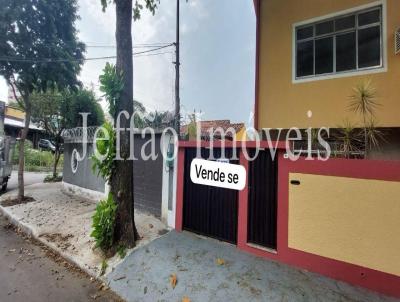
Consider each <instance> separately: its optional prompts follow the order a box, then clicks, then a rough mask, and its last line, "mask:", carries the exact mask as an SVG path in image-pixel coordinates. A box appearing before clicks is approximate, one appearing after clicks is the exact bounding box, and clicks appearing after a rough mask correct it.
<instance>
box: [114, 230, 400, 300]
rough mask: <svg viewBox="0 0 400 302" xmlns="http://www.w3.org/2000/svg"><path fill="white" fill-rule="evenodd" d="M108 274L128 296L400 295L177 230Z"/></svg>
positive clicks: (347, 297)
mask: <svg viewBox="0 0 400 302" xmlns="http://www.w3.org/2000/svg"><path fill="white" fill-rule="evenodd" d="M217 258H221V259H224V261H225V264H224V265H218V264H217ZM173 273H175V274H176V276H177V285H176V287H175V289H172V287H171V285H170V283H169V276H170V275H171V274H173ZM107 278H108V280H109V281H110V286H111V288H112V289H113V290H114V291H116V292H117V293H118V294H119V295H121V296H122V297H123V298H125V299H126V300H127V301H182V298H183V297H185V296H186V297H188V298H189V299H190V300H191V301H192V302H196V301H272V302H274V301H296V302H297V301H304V302H311V301H324V302H325V301H327V302H329V301H335V302H337V301H354V302H355V301H359V302H361V301H362V302H369V301H371V302H372V301H398V300H395V299H392V298H387V297H383V296H380V295H377V294H375V293H372V292H369V291H367V290H364V289H360V288H355V287H352V286H350V285H347V284H345V283H342V282H336V281H334V280H331V279H328V278H325V277H322V276H319V275H316V274H313V273H309V272H305V271H302V270H298V269H295V268H292V267H289V266H286V265H283V264H279V263H276V262H272V261H267V260H265V259H261V258H257V257H254V256H252V255H248V254H246V253H244V252H241V251H239V250H237V249H236V247H234V246H231V245H228V244H225V243H221V242H218V241H215V240H213V239H208V238H207V239H206V238H200V237H198V236H196V235H194V234H191V233H186V232H183V233H177V232H175V231H172V232H170V233H168V234H166V235H164V236H163V237H161V238H159V239H157V240H154V241H153V242H151V243H150V244H149V245H147V246H145V247H142V248H140V249H138V250H136V251H135V252H133V253H132V254H130V255H129V256H127V258H126V259H125V261H124V262H123V263H122V264H121V265H119V266H118V267H117V268H116V269H115V270H114V271H113V272H111V273H110V274H109V275H107Z"/></svg>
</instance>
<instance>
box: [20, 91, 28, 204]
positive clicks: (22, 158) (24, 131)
mask: <svg viewBox="0 0 400 302" xmlns="http://www.w3.org/2000/svg"><path fill="white" fill-rule="evenodd" d="M23 99H24V105H25V124H24V128H23V129H22V132H21V137H20V140H19V150H18V152H19V161H18V199H20V200H22V199H23V198H24V195H25V191H24V166H25V140H26V137H27V136H28V131H29V124H30V121H31V104H30V101H29V93H26V94H25V95H24V96H23Z"/></svg>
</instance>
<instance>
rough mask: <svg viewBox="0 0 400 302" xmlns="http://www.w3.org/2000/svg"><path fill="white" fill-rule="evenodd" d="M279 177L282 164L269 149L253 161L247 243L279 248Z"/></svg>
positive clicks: (251, 165)
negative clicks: (279, 163)
mask: <svg viewBox="0 0 400 302" xmlns="http://www.w3.org/2000/svg"><path fill="white" fill-rule="evenodd" d="M254 152H255V151H254V150H252V151H250V152H249V153H250V155H251V157H254V155H255V153H254ZM277 174H278V162H277V159H276V160H275V161H273V160H272V156H271V154H270V151H269V150H261V151H260V152H259V155H258V156H257V158H256V159H255V160H254V161H251V162H249V172H248V180H249V190H248V192H249V193H248V194H249V195H248V225H247V241H248V242H249V243H253V244H256V245H260V246H263V247H267V248H270V249H276V241H277V240H276V238H277V184H278V182H277Z"/></svg>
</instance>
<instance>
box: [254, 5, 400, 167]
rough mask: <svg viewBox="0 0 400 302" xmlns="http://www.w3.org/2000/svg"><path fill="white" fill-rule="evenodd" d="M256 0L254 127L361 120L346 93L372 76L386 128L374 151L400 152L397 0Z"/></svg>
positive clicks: (393, 155) (380, 154)
mask: <svg viewBox="0 0 400 302" xmlns="http://www.w3.org/2000/svg"><path fill="white" fill-rule="evenodd" d="M254 3H255V8H256V14H257V59H256V61H257V63H256V66H257V68H256V70H257V71H256V104H255V108H256V110H255V111H256V113H255V125H256V128H257V129H262V128H274V129H276V128H283V129H286V130H287V129H289V128H291V127H298V128H301V129H306V128H309V127H311V128H321V127H328V128H330V129H331V134H332V135H333V134H334V133H335V129H336V130H337V129H340V128H341V127H342V125H344V124H346V123H351V125H352V126H354V127H355V128H357V127H361V125H362V124H363V120H362V118H361V117H360V115H357V114H356V113H354V112H352V111H351V110H349V103H350V98H349V97H350V96H351V95H352V94H353V89H354V88H355V87H359V86H360V85H362V84H363V83H366V82H368V81H369V82H370V83H371V84H370V85H371V87H373V88H374V89H375V93H376V100H375V101H376V102H378V103H379V104H380V105H379V106H377V107H376V108H375V109H376V110H375V117H374V120H375V123H376V125H377V127H378V129H379V131H381V132H382V133H384V140H381V145H380V148H376V149H374V150H371V152H370V153H369V158H375V159H379V158H384V159H400V114H399V95H398V91H399V89H398V79H399V77H400V54H396V51H395V46H397V47H398V48H399V47H400V33H399V32H398V29H399V27H400V2H399V1H397V0H380V1H376V0H335V1H334V0H326V1H321V0H304V1H297V0H286V1H284V4H283V3H282V1H279V0H255V1H254ZM396 32H397V33H398V34H397V35H396ZM396 37H397V38H396ZM396 43H397V44H396ZM399 50H400V49H397V51H399ZM333 136H334V135H333ZM280 139H284V138H282V137H280ZM333 139H334V137H333Z"/></svg>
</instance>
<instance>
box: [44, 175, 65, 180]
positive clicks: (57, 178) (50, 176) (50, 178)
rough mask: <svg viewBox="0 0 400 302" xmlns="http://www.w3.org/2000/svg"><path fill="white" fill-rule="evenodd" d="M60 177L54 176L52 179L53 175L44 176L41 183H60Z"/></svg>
mask: <svg viewBox="0 0 400 302" xmlns="http://www.w3.org/2000/svg"><path fill="white" fill-rule="evenodd" d="M62 179H63V178H62V176H61V175H58V174H57V175H56V176H55V177H54V175H53V174H50V175H46V177H45V178H44V181H43V182H60V181H62Z"/></svg>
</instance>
